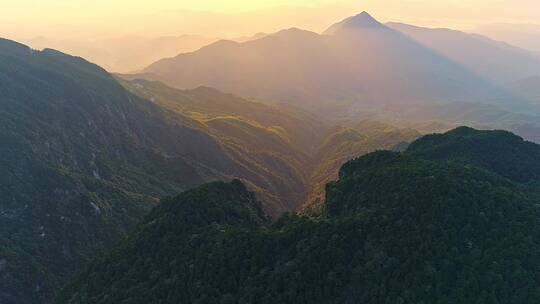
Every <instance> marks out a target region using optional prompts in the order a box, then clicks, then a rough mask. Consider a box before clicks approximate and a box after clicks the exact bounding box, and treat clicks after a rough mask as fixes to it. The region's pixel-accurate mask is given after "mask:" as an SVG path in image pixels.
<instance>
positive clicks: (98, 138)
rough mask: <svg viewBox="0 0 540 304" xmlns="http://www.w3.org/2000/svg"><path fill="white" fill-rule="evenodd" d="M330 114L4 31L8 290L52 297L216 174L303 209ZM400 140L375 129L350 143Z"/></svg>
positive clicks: (2, 283)
mask: <svg viewBox="0 0 540 304" xmlns="http://www.w3.org/2000/svg"><path fill="white" fill-rule="evenodd" d="M331 126H332V125H331V124H330V122H328V121H326V120H325V119H320V118H319V117H317V116H314V115H312V114H308V113H306V112H305V111H303V110H300V109H297V108H294V107H290V106H283V105H268V104H265V103H262V102H259V101H254V100H249V99H245V98H241V97H238V96H235V95H231V94H224V93H222V92H220V91H218V90H215V89H212V88H208V87H200V88H197V89H193V90H178V89H173V88H170V87H167V86H165V85H163V84H161V83H157V82H148V81H144V80H134V81H125V80H121V79H117V78H115V77H114V76H112V75H110V74H109V73H107V72H106V71H105V70H104V69H102V68H100V67H98V66H96V65H94V64H91V63H89V62H87V61H85V60H84V59H82V58H79V57H72V56H69V55H66V54H63V53H61V52H59V51H55V50H52V49H44V50H43V51H36V50H33V49H30V48H29V47H27V46H25V45H22V44H19V43H16V42H13V41H9V40H4V39H2V40H0V127H1V128H0V139H1V140H2V143H3V145H2V149H0V169H1V170H2V172H4V174H3V175H2V176H1V177H0V302H1V303H6V304H12V303H17V304H19V303H22V304H26V303H51V301H52V298H53V297H54V295H55V294H56V292H57V291H58V289H59V287H60V286H62V285H63V284H64V282H65V281H66V280H67V279H68V277H69V276H71V274H73V273H74V272H75V271H76V270H78V269H80V268H81V266H82V265H83V264H85V263H86V262H87V261H89V260H90V259H91V258H93V257H94V256H95V255H96V254H97V253H98V252H100V251H102V250H106V249H107V248H110V247H111V246H112V245H113V244H115V243H116V242H117V241H118V240H119V239H121V238H122V237H123V236H125V235H126V234H127V233H128V232H130V231H131V230H132V229H133V228H134V227H135V225H136V224H137V223H138V222H139V221H140V220H141V219H142V218H143V216H144V215H146V214H147V212H148V211H149V210H150V209H151V208H152V207H154V206H155V205H156V204H158V202H159V200H160V199H162V198H163V197H168V196H172V195H176V194H178V193H179V192H182V191H184V190H186V189H189V188H192V187H195V186H198V185H201V184H203V183H206V182H210V181H215V180H222V181H228V180H231V179H240V180H242V182H243V183H244V184H246V186H247V187H248V189H250V190H251V191H254V192H255V193H256V196H257V198H258V199H259V200H260V201H261V208H262V209H263V210H264V211H265V213H266V214H269V215H271V216H274V217H277V216H279V215H280V214H282V213H284V212H287V211H292V210H297V209H300V208H301V206H302V205H303V204H304V201H305V199H306V198H307V197H309V196H310V191H312V190H311V187H310V185H311V179H312V176H313V172H315V171H316V170H318V166H319V161H320V160H321V159H320V158H319V157H318V155H319V154H318V151H319V149H320V146H321V143H322V142H323V141H325V138H326V136H330V135H329V134H328V130H329V129H330V128H331ZM381 136H382V133H381ZM373 138H376V136H374V137H373ZM402 141H406V138H405V137H403V138H402V137H400V136H397V137H395V138H391V139H390V140H388V141H385V142H384V145H383V144H382V143H381V146H378V144H377V142H376V141H375V142H373V143H372V142H371V141H370V139H366V140H363V141H362V144H360V143H359V144H356V145H355V146H354V147H352V148H351V149H349V150H347V153H348V154H347V155H348V158H352V157H356V156H358V155H360V154H362V153H366V152H368V151H372V150H374V149H377V148H381V147H386V146H392V145H394V144H397V143H399V142H402ZM363 144H365V145H366V147H364V146H363ZM325 155H327V156H325V157H328V158H329V159H332V158H334V156H335V155H333V154H332V153H327V154H325ZM316 156H317V157H316ZM348 158H347V159H348ZM321 163H325V164H326V162H325V161H324V160H323V161H322V162H321ZM340 165H341V164H340V163H335V162H334V163H332V165H331V166H328V167H327V168H328V170H327V171H325V174H326V173H330V175H329V176H333V174H336V173H337V171H338V170H339V166H340ZM329 176H328V177H326V176H325V177H324V178H322V181H323V183H324V182H326V181H327V180H326V179H329V178H330V177H329ZM318 179H319V180H321V178H318ZM317 191H319V190H317Z"/></svg>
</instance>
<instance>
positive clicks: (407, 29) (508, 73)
mask: <svg viewBox="0 0 540 304" xmlns="http://www.w3.org/2000/svg"><path fill="white" fill-rule="evenodd" d="M387 25H388V26H389V27H390V28H392V29H395V30H397V31H400V32H402V33H403V34H405V35H408V36H409V37H411V38H412V39H414V40H415V41H417V42H418V43H421V44H422V45H425V46H426V47H429V48H431V49H433V50H435V51H437V52H438V53H440V54H442V55H444V56H446V57H448V58H450V59H451V60H453V61H455V62H457V63H459V64H460V65H462V66H464V67H466V68H467V69H469V70H471V71H473V72H474V73H476V74H478V75H480V76H482V77H483V78H486V79H489V80H490V81H493V82H495V83H498V84H504V83H508V82H513V81H518V80H521V79H523V78H527V77H531V76H535V75H537V76H538V75H540V60H539V59H538V58H537V57H535V56H534V55H533V54H531V52H529V51H526V50H524V49H520V48H517V47H513V46H511V45H509V44H507V43H504V42H499V41H495V40H491V39H489V38H487V37H484V36H481V35H478V34H469V33H464V32H460V31H455V30H450V29H442V28H437V29H431V28H423V27H417V26H412V25H408V24H402V23H389V24H387Z"/></svg>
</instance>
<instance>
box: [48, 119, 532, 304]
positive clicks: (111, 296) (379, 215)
mask: <svg viewBox="0 0 540 304" xmlns="http://www.w3.org/2000/svg"><path fill="white" fill-rule="evenodd" d="M464 133H466V134H467V137H470V138H479V139H484V138H486V137H490V138H491V139H492V140H493V141H496V140H497V138H499V137H500V139H501V143H500V145H501V146H503V145H507V144H508V145H511V144H512V143H513V141H512V140H510V141H509V140H506V139H505V138H507V137H512V136H511V135H509V134H506V133H502V132H497V131H496V132H476V131H474V130H470V129H466V128H461V129H458V130H455V131H453V132H451V133H449V134H445V135H440V136H441V137H443V138H444V140H441V141H440V142H447V143H448V144H447V148H446V149H444V150H440V149H438V148H437V146H438V145H440V144H441V143H440V142H439V141H434V140H433V138H432V137H431V138H424V139H420V141H419V142H418V146H422V147H423V149H422V150H423V151H426V150H429V149H432V148H433V149H435V150H437V151H439V152H437V153H440V154H439V155H444V153H445V152H450V154H449V155H448V157H447V158H445V159H442V158H441V159H440V160H428V159H427V158H425V157H427V156H426V155H428V154H423V156H421V157H420V156H416V155H415V153H416V152H418V151H419V150H418V149H417V148H413V149H412V150H410V151H409V150H407V152H405V153H399V152H389V151H378V152H374V153H371V154H368V155H365V156H362V157H360V158H358V159H355V160H352V161H350V162H348V163H347V164H345V165H344V166H343V167H342V169H341V171H340V178H339V180H338V181H336V182H333V183H330V184H329V185H328V186H327V200H326V214H325V216H324V217H323V218H307V217H299V216H296V215H285V216H284V217H282V218H281V219H279V220H277V221H275V222H273V223H270V222H268V221H267V220H265V217H264V216H263V215H261V212H260V209H258V208H257V205H258V204H257V203H256V202H254V200H253V195H252V194H250V193H249V192H248V191H246V188H245V187H243V186H242V185H241V183H239V182H238V181H235V182H232V183H230V184H223V183H218V184H209V185H206V186H203V187H201V188H198V189H195V190H191V191H188V192H185V193H183V194H180V195H179V196H177V197H176V198H173V199H169V200H166V201H164V202H163V203H162V204H161V206H159V207H157V208H156V209H154V211H153V212H152V213H150V214H149V215H148V216H147V217H146V218H145V220H144V221H143V222H142V223H141V224H140V225H139V226H138V228H137V229H136V230H135V231H134V232H133V233H132V234H131V235H130V236H129V237H128V238H126V239H125V240H124V241H123V242H121V243H120V244H119V245H118V246H117V248H116V249H115V250H113V251H111V252H109V253H107V254H103V255H102V256H101V257H100V258H99V259H97V260H95V261H94V262H93V263H92V264H91V265H90V266H89V267H88V268H86V269H85V270H84V271H82V272H81V273H80V274H78V275H77V276H76V277H75V278H74V279H73V280H72V281H71V283H70V284H68V285H67V286H66V287H65V288H64V289H63V291H62V293H61V294H60V296H59V297H58V303H59V304H64V303H78V304H84V303H97V304H101V303H121V302H126V303H240V302H241V303H276V302H278V303H408V302H411V303H435V302H439V301H441V302H445V303H446V302H447V303H531V304H532V303H535V301H536V299H537V297H538V296H540V288H539V287H538V278H537V276H536V273H537V272H538V271H539V268H540V242H539V240H540V238H539V237H540V226H539V223H538V220H537V219H538V216H540V214H539V210H538V207H537V206H538V203H539V200H540V196H539V194H540V192H539V190H540V188H538V184H536V185H534V184H522V183H521V182H518V181H514V180H512V179H508V178H506V177H504V176H502V175H499V174H498V173H497V172H495V171H491V170H489V168H495V169H497V166H495V167H490V166H475V165H474V164H473V163H474V162H470V163H463V162H458V161H448V159H452V158H453V156H452V155H455V153H456V151H459V152H461V153H462V155H469V153H470V152H471V153H472V154H471V155H472V156H474V155H475V153H476V151H474V150H469V149H465V150H460V149H461V147H463V146H467V145H469V139H468V138H465V140H466V142H467V143H465V144H464V143H462V142H461V140H460V138H461V137H463V136H464ZM432 142H434V143H435V146H434V147H431V146H430V143H432ZM413 146H415V144H413V145H412V147H413ZM452 146H454V147H455V150H456V151H454V150H453V149H452V148H451V147H452ZM522 147H523V145H521V144H520V145H518V146H517V147H515V150H519V151H520V152H519V153H525V154H528V152H526V151H525V152H523V151H521V148H522ZM512 148H513V147H506V148H505V151H510V150H512ZM409 149H411V148H409ZM530 149H531V150H535V151H536V152H538V151H540V146H538V145H534V146H531V147H530ZM413 150H414V151H413ZM415 151H416V152H415ZM486 151H487V153H486V154H485V155H484V157H485V158H486V159H489V158H490V157H494V156H496V154H497V153H498V151H497V150H493V149H486ZM413 152H414V153H413ZM503 155H508V154H507V153H504V154H503ZM472 158H474V157H471V159H472ZM513 160H514V159H513V158H512V157H511V158H510V159H508V163H509V164H511V163H512V161H513ZM527 161H533V162H537V159H526V160H524V162H527ZM499 172H501V171H499ZM502 172H505V171H502Z"/></svg>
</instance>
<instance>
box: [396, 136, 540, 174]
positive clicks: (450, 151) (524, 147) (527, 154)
mask: <svg viewBox="0 0 540 304" xmlns="http://www.w3.org/2000/svg"><path fill="white" fill-rule="evenodd" d="M407 154H410V155H415V156H418V157H421V158H425V159H431V160H454V161H460V162H465V163H468V164H471V165H475V166H479V167H482V168H485V169H487V170H491V171H494V172H496V173H498V174H500V175H502V176H504V177H507V178H510V179H512V180H515V181H518V182H528V181H531V180H539V179H540V148H539V146H538V145H537V144H535V143H532V142H528V141H524V140H523V139H522V138H521V137H519V136H516V135H514V134H512V133H510V132H506V131H479V130H474V129H471V128H468V127H460V128H457V129H455V130H452V131H450V132H447V133H445V134H434V135H429V136H424V137H423V138H421V139H419V140H417V141H415V142H414V143H412V144H411V145H410V146H409V148H408V149H407Z"/></svg>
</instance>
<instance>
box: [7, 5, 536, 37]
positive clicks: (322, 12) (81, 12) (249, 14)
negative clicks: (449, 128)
mask: <svg viewBox="0 0 540 304" xmlns="http://www.w3.org/2000/svg"><path fill="white" fill-rule="evenodd" d="M3 2H4V3H3V4H2V12H3V14H2V15H3V16H2V19H3V26H2V32H0V34H1V35H2V36H8V37H10V38H13V39H21V38H24V39H27V38H31V37H36V36H46V37H48V38H54V39H68V38H69V39H73V38H83V37H84V38H95V37H96V36H99V37H103V36H104V35H106V36H110V37H111V36H119V35H126V34H134V33H136V34H138V35H150V36H154V37H155V36H163V35H181V34H199V35H205V36H220V37H235V36H244V35H251V34H254V33H256V32H269V31H276V30H279V29H282V28H284V27H291V26H297V27H302V28H304V29H308V30H313V31H321V30H323V29H324V28H326V27H327V26H328V25H330V24H332V23H333V22H335V21H336V20H337V19H340V18H343V17H346V16H349V15H351V13H352V12H359V11H362V10H366V11H369V12H370V13H372V14H374V15H375V16H377V17H378V19H379V20H381V21H390V20H391V21H398V22H407V23H414V24H417V25H424V26H449V27H458V28H464V27H471V26H473V25H476V24H482V23H499V22H511V23H513V22H519V23H525V22H528V23H540V3H539V2H538V1H536V0H512V1H511V0H437V1H428V0H365V1H357V0H355V1H352V0H341V1H340V0H295V1H294V2H292V1H286V0H250V1H247V0H200V1H190V0H180V1H175V0H156V1H147V0H134V1H133V0H110V1H107V0H95V1H89V0H45V1H35V0H22V1H3ZM248 23H249V26H245V24H248Z"/></svg>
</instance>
